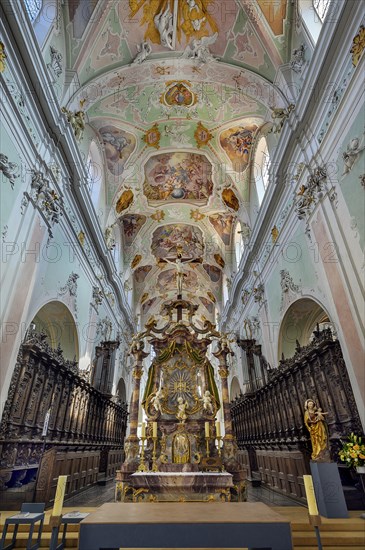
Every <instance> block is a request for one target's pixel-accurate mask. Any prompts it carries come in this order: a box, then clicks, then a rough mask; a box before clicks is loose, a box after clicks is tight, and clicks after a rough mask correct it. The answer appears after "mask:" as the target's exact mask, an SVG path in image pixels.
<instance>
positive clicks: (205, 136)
mask: <svg viewBox="0 0 365 550" xmlns="http://www.w3.org/2000/svg"><path fill="white" fill-rule="evenodd" d="M194 138H195V141H196V146H197V147H198V149H200V148H201V147H204V145H208V143H209V142H210V140H211V139H212V138H213V134H211V133H210V132H209V130H208V128H206V127H205V126H204V125H203V124H202V123H201V122H198V124H197V126H196V130H195V132H194Z"/></svg>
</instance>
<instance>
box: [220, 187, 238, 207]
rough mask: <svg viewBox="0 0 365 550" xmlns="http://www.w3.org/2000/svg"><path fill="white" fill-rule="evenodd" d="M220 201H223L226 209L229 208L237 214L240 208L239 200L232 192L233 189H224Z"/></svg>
mask: <svg viewBox="0 0 365 550" xmlns="http://www.w3.org/2000/svg"><path fill="white" fill-rule="evenodd" d="M222 200H223V202H224V204H225V205H226V206H228V208H231V209H232V210H235V212H237V210H239V208H240V203H239V200H238V198H237V195H236V194H235V192H234V191H233V189H231V188H230V187H229V188H226V189H223V191H222Z"/></svg>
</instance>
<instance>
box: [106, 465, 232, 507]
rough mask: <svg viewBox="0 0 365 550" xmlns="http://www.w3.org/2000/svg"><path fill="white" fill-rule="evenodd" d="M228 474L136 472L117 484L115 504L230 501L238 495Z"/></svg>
mask: <svg viewBox="0 0 365 550" xmlns="http://www.w3.org/2000/svg"><path fill="white" fill-rule="evenodd" d="M237 492H238V490H237V487H235V486H234V484H233V476H232V475H231V474H229V473H228V472H136V473H134V474H132V475H131V476H130V477H129V480H128V481H118V480H117V485H116V501H117V502H222V501H223V502H230V501H231V500H233V499H232V496H233V495H235V494H237Z"/></svg>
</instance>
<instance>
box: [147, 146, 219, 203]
mask: <svg viewBox="0 0 365 550" xmlns="http://www.w3.org/2000/svg"><path fill="white" fill-rule="evenodd" d="M145 177H146V179H145V182H144V185H143V191H144V194H145V195H146V197H147V199H148V202H149V203H150V204H158V203H159V202H160V201H167V200H169V201H180V200H189V201H194V203H196V204H202V205H204V204H207V202H208V198H209V197H210V195H211V194H212V191H213V181H212V166H211V164H210V163H209V161H208V160H207V159H206V157H205V156H203V155H197V154H194V153H168V154H167V153H163V154H160V155H156V156H154V157H151V158H150V159H149V161H148V162H147V163H146V164H145Z"/></svg>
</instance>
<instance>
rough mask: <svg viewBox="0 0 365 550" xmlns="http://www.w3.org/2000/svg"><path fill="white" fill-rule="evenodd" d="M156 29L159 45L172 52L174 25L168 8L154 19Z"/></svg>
mask: <svg viewBox="0 0 365 550" xmlns="http://www.w3.org/2000/svg"><path fill="white" fill-rule="evenodd" d="M154 23H155V26H156V29H157V30H158V32H159V33H160V40H161V45H162V46H165V47H166V48H169V49H170V50H173V49H174V48H173V36H174V34H173V33H174V24H173V16H172V13H171V11H170V7H169V6H168V7H167V8H166V10H165V11H164V12H162V11H161V12H160V13H158V14H157V15H155V17H154Z"/></svg>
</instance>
